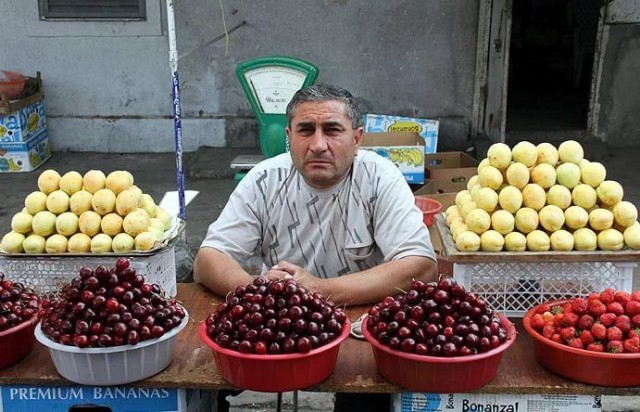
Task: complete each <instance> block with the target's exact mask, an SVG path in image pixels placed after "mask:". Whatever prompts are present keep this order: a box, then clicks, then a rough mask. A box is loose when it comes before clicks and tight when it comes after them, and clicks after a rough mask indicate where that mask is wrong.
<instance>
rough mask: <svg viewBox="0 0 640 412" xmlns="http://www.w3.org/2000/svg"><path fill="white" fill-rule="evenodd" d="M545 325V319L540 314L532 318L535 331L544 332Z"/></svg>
mask: <svg viewBox="0 0 640 412" xmlns="http://www.w3.org/2000/svg"><path fill="white" fill-rule="evenodd" d="M545 323H547V322H545V321H544V318H543V317H542V315H541V314H539V313H536V314H535V315H533V316H532V317H531V327H532V328H534V329H535V330H542V328H543V327H544V324H545Z"/></svg>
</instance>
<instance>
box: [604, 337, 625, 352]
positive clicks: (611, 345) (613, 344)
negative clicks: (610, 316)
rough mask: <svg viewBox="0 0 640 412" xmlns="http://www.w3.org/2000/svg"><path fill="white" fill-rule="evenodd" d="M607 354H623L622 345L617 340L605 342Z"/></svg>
mask: <svg viewBox="0 0 640 412" xmlns="http://www.w3.org/2000/svg"><path fill="white" fill-rule="evenodd" d="M607 352H611V353H623V352H624V345H623V344H622V342H621V341H619V340H610V341H609V342H607Z"/></svg>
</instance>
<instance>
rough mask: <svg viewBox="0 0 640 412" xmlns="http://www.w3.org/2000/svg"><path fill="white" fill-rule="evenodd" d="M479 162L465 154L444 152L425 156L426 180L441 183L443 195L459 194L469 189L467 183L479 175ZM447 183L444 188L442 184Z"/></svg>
mask: <svg viewBox="0 0 640 412" xmlns="http://www.w3.org/2000/svg"><path fill="white" fill-rule="evenodd" d="M479 163H480V162H478V161H477V160H476V159H474V158H473V157H471V156H469V155H468V154H466V153H464V152H442V153H434V154H428V155H425V178H427V179H429V180H432V181H434V182H435V181H439V182H440V183H438V184H439V185H440V187H439V188H438V190H440V188H442V189H443V190H445V191H444V192H442V193H449V192H458V191H460V190H464V189H466V188H467V182H468V181H469V179H470V178H472V177H473V176H474V175H477V174H478V164H479ZM444 182H447V183H449V185H448V186H446V188H445V187H443V186H442V185H441V183H444Z"/></svg>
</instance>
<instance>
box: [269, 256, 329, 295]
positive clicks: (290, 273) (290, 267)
mask: <svg viewBox="0 0 640 412" xmlns="http://www.w3.org/2000/svg"><path fill="white" fill-rule="evenodd" d="M264 277H266V278H267V279H269V280H280V279H293V280H295V281H296V282H297V283H298V284H299V285H301V286H304V287H305V288H307V289H308V290H311V291H318V290H321V288H320V282H322V279H320V278H318V277H317V276H315V275H314V274H312V273H310V272H307V271H306V270H304V269H303V268H302V267H301V266H298V265H295V264H293V263H291V262H287V261H286V260H282V261H280V262H278V263H277V264H275V265H274V266H272V267H271V269H269V270H268V271H267V272H266V273H265V274H264Z"/></svg>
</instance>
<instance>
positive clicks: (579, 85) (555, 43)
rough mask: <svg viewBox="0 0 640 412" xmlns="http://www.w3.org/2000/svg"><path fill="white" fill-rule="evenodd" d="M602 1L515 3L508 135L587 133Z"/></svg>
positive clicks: (526, 0)
mask: <svg viewBox="0 0 640 412" xmlns="http://www.w3.org/2000/svg"><path fill="white" fill-rule="evenodd" d="M601 5H602V0H516V1H514V2H513V22H512V30H511V49H510V56H509V85H508V98H507V124H506V128H507V132H509V131H564V130H566V131H577V130H585V129H586V128H587V116H588V107H589V91H590V88H591V72H592V69H593V60H594V59H593V53H594V49H595V44H596V37H597V30H598V19H599V13H600V7H601Z"/></svg>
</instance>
